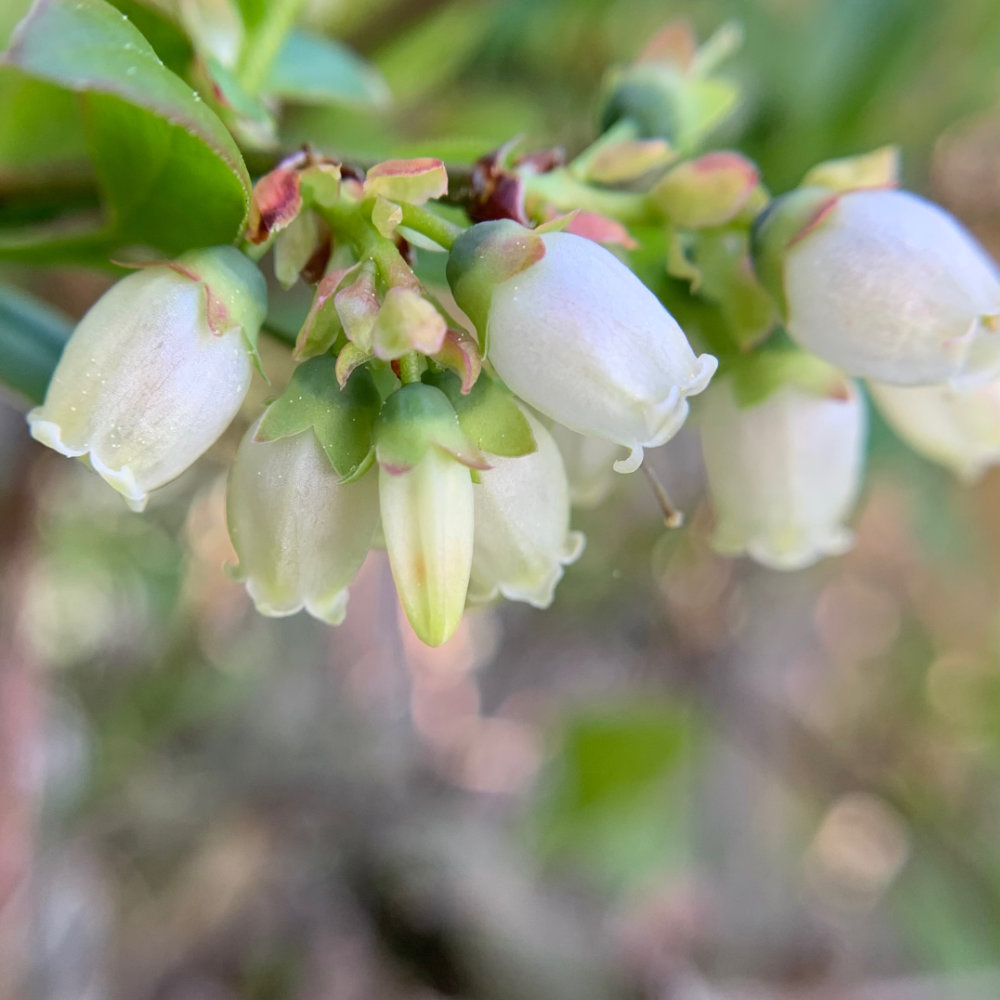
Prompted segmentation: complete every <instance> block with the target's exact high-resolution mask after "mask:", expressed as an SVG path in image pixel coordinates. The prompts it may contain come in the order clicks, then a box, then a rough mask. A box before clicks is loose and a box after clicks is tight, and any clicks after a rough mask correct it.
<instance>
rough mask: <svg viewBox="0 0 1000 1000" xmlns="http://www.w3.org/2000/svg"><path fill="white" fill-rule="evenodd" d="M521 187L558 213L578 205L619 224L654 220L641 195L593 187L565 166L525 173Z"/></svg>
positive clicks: (646, 200) (654, 215)
mask: <svg viewBox="0 0 1000 1000" xmlns="http://www.w3.org/2000/svg"><path fill="white" fill-rule="evenodd" d="M524 186H525V191H526V193H527V194H528V196H529V198H530V197H531V196H532V195H534V196H537V197H539V198H540V199H541V200H542V201H544V202H546V203H548V204H549V205H554V206H555V207H556V208H557V209H559V211H561V212H571V211H573V209H574V208H579V209H581V210H582V211H584V212H596V213H597V214H599V215H606V216H607V217H608V218H609V219H614V220H615V221H617V222H620V223H622V224H623V225H629V224H636V223H643V222H653V221H655V220H656V212H655V210H654V209H653V206H652V204H651V203H650V200H649V198H647V197H646V195H645V194H643V193H639V192H633V191H609V190H604V189H602V188H597V187H593V186H592V185H590V184H585V183H584V182H583V181H581V180H578V179H577V178H576V177H574V176H573V175H572V174H571V173H570V172H569V171H568V170H566V169H565V168H561V169H559V170H550V171H549V172H548V173H544V174H534V175H531V176H527V177H525V178H524Z"/></svg>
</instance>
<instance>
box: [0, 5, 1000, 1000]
mask: <svg viewBox="0 0 1000 1000" xmlns="http://www.w3.org/2000/svg"><path fill="white" fill-rule="evenodd" d="M26 6H27V5H26V4H25V3H21V0H5V5H4V10H3V12H2V14H0V30H2V32H3V34H4V39H5V38H6V33H7V32H8V31H9V28H10V27H11V25H12V24H13V23H14V21H16V20H17V17H18V16H19V15H20V13H21V12H23V9H24V8H25V7H26ZM119 6H121V8H122V9H123V10H126V9H128V12H129V13H130V14H133V13H135V10H134V8H136V5H135V4H125V3H122V4H119ZM681 15H688V16H690V17H691V18H692V19H693V20H694V22H695V23H696V25H697V26H698V29H699V34H700V35H701V36H702V37H706V36H707V35H708V34H710V33H711V32H712V31H713V30H715V29H716V28H717V27H718V26H719V25H721V24H722V23H723V22H725V21H727V20H730V19H735V20H737V21H739V22H740V23H741V24H742V25H743V27H744V30H745V43H744V46H743V48H742V50H741V51H740V53H739V54H738V55H737V56H736V57H734V58H733V59H732V61H731V63H729V64H728V74H729V75H730V76H731V77H732V78H733V79H734V80H736V81H737V82H738V83H739V85H740V87H741V88H742V92H743V94H744V101H743V103H742V105H741V107H740V109H739V111H738V112H737V114H736V115H735V116H734V117H733V118H731V119H730V120H729V121H728V122H727V124H726V125H725V126H724V127H723V129H722V130H720V132H718V133H717V134H716V135H715V136H714V137H713V142H712V143H711V145H713V146H716V147H725V146H737V147H738V148H740V149H742V150H743V151H744V152H745V153H747V154H748V155H750V156H751V157H753V158H755V159H756V160H757V161H758V162H759V164H760V165H761V167H762V169H763V173H764V177H765V178H766V180H767V182H768V184H769V185H770V186H771V188H772V190H775V191H781V190H783V189H784V188H787V187H790V186H792V185H794V184H795V183H796V182H797V181H798V179H799V178H800V177H801V175H802V174H803V173H804V172H805V171H806V170H807V169H808V168H809V167H810V166H811V165H812V164H814V163H815V162H817V161H818V160H821V159H826V158H830V157H834V156H841V155H847V154H851V153H858V152H863V151H866V150H868V149H871V148H874V147H876V146H879V145H882V144H884V143H886V142H897V143H899V144H900V145H901V147H902V150H903V153H904V176H905V182H906V185H907V186H908V187H911V188H913V189H915V190H918V191H920V192H922V193H925V194H928V195H929V196H930V197H932V198H934V199H935V200H937V201H939V202H941V203H942V204H943V205H945V206H946V207H947V208H948V209H950V210H951V211H952V212H953V213H955V214H956V215H957V216H959V217H960V218H961V219H962V220H963V221H964V222H965V223H966V224H967V225H968V226H969V227H970V228H971V229H972V230H973V231H974V232H975V233H976V234H977V235H978V237H979V238H980V239H981V240H982V241H983V243H984V244H985V245H986V246H987V247H988V248H989V249H990V250H991V252H993V253H994V254H996V251H997V245H998V239H1000V219H998V193H1000V144H998V138H1000V136H998V132H1000V128H998V115H997V105H996V93H997V84H998V65H997V53H996V38H997V28H998V23H997V22H998V12H997V9H996V5H995V3H994V2H993V0H960V2H953V3H930V2H927V0H756V2H753V3H750V2H737V0H698V2H697V3H696V2H694V0H685V2H681V0H676V2H669V3H664V2H660V0H656V2H652V0H649V2H647V0H614V2H612V0H506V2H499V0H494V2H490V0H480V2H475V0H451V2H442V0H366V2H365V3H357V2H354V3H352V2H346V0H325V2H324V0H317V2H313V3H311V4H310V5H309V7H308V17H309V20H310V21H311V23H312V24H313V25H314V26H316V27H319V28H322V29H323V30H325V31H327V32H329V33H330V35H331V36H333V37H336V38H339V39H340V40H342V41H343V42H345V43H346V44H347V45H349V46H350V47H352V48H353V49H354V50H355V51H356V52H358V53H359V54H361V55H362V56H364V57H365V58H367V59H369V60H371V62H372V63H373V64H374V65H375V66H376V67H377V68H378V69H379V70H380V71H381V73H382V74H383V76H384V77H385V80H386V81H387V83H388V85H389V87H390V89H391V90H392V93H393V96H394V103H393V105H392V107H391V108H390V109H389V110H388V111H387V112H386V113H385V114H384V115H379V116H376V115H373V114H371V113H370V112H369V113H361V112H357V111H354V112H351V111H344V110H336V109H330V108H325V109H317V108H308V109H307V108H305V107H293V108H290V109H289V112H288V117H287V119H286V122H285V128H286V134H287V136H288V137H289V138H290V141H292V139H293V138H294V137H298V138H301V137H304V136H309V137H310V138H311V139H312V141H313V142H315V143H316V144H317V145H318V146H319V147H320V148H323V149H325V150H326V151H328V152H331V153H334V154H336V153H350V154H351V155H358V156H366V155H371V156H379V155H389V154H396V155H405V154H407V153H408V152H410V151H414V152H416V151H419V150H418V149H417V147H418V146H419V147H421V148H427V149H432V150H433V151H434V152H436V153H438V154H439V155H445V156H446V157H447V158H450V159H455V160H458V161H463V160H464V161H466V162H467V161H468V160H469V159H470V158H473V157H475V156H478V155H480V154H481V153H483V152H485V151H486V150H488V149H490V148H492V147H494V146H496V145H498V144H499V143H501V142H503V141H505V140H506V139H508V138H510V137H511V136H512V135H515V134H524V135H526V136H527V138H528V143H529V145H530V144H532V143H534V144H542V145H546V146H548V145H552V144H554V143H558V144H562V145H564V146H565V147H566V148H567V149H568V150H569V151H570V152H575V151H577V150H579V149H580V148H582V146H584V145H585V144H586V143H587V142H588V141H589V140H590V139H591V138H593V136H594V134H595V103H596V96H597V93H598V90H599V87H600V81H601V78H602V75H603V73H604V72H605V70H606V69H607V68H608V67H609V66H612V65H615V64H620V63H623V62H627V61H629V60H630V59H631V58H632V57H633V56H634V55H635V53H636V52H637V51H638V50H639V49H640V48H641V47H642V46H643V44H644V43H645V42H646V41H647V40H648V39H649V37H650V36H651V35H652V34H653V33H654V32H655V31H656V29H657V28H659V27H660V26H661V25H662V24H663V23H664V21H666V20H667V19H668V18H671V17H676V16H681ZM141 17H142V11H141V10H139V13H138V14H136V20H137V22H140V18H141ZM140 26H141V22H140ZM0 41H3V39H0ZM2 118H3V111H2V110H0V157H2V154H3V153H5V152H6V151H8V149H9V143H8V144H7V146H5V145H4V136H5V135H9V133H10V131H11V130H12V129H13V127H14V123H12V122H10V121H8V122H7V123H6V126H5V125H4V123H3V122H2ZM22 127H23V123H22ZM5 128H6V132H5ZM7 166H9V164H5V163H4V162H3V160H2V158H0V192H2V184H3V179H4V176H5V174H4V169H5V167H7ZM0 279H2V280H3V281H4V282H6V283H8V284H15V285H19V286H21V287H23V288H25V289H28V290H30V291H31V292H33V293H34V294H36V295H39V296H41V297H43V298H45V299H47V300H49V301H50V302H52V303H53V304H54V305H55V306H56V307H57V308H58V309H59V310H60V311H61V312H62V313H63V314H65V315H67V316H69V317H78V316H79V315H81V314H82V312H83V311H84V310H85V309H86V308H87V306H88V305H89V304H90V303H91V302H92V301H93V300H94V299H95V298H96V296H97V295H98V294H99V293H100V291H101V290H102V289H103V288H104V287H105V286H106V284H107V282H108V280H109V277H108V276H107V275H106V274H101V273H99V272H93V271H86V270H74V269H67V268H62V269H54V268H48V269H38V268H35V269H28V268H25V267H17V266H15V265H4V266H3V268H2V269H0ZM273 354H274V356H275V359H274V362H273V363H274V364H276V365H277V366H278V367H279V368H280V364H281V361H280V357H281V356H282V354H284V355H285V356H287V351H286V349H284V348H282V347H280V346H274V347H273ZM259 391H260V393H261V396H263V389H260V390H259ZM23 412H24V403H23V401H21V400H18V399H17V398H15V397H14V396H13V395H8V396H4V397H2V398H0V491H2V495H0V546H2V556H0V571H2V574H3V576H2V583H0V997H3V998H12V1000H17V998H31V1000H34V998H38V1000H63V998H66V1000H71V998H72V1000H109V998H119V997H121V998H129V1000H147V998H148V1000H154V998H155V1000H237V998H238V1000H285V998H288V1000H299V998H301V1000H307V998H308V1000H404V998H405V1000H437V998H455V1000H536V998H537V1000H604V998H608V1000H611V998H637V1000H639V998H655V1000H771V998H794V1000H811V998H830V1000H834V998H835V1000H951V998H954V1000H979V998H984V1000H985V998H988V997H995V996H997V995H998V992H1000V973H998V969H997V951H996V947H997V935H998V931H1000V914H998V909H1000V905H998V885H1000V865H998V858H997V850H996V847H997V834H998V822H997V821H998V808H997V806H998V802H997V787H998V785H997V776H998V775H997V764H998V742H1000V725H998V719H1000V714H998V708H1000V699H998V695H1000V690H998V687H1000V685H998V679H997V669H996V668H997V655H998V648H997V616H996V606H997V597H998V593H997V591H998V522H997V509H998V500H1000V497H998V492H1000V490H998V485H1000V479H998V476H997V474H996V470H993V471H992V472H991V474H989V475H988V476H987V477H986V478H985V479H984V480H982V481H981V482H979V483H978V484H976V485H974V486H972V487H963V486H960V485H958V484H957V483H956V482H955V481H954V480H953V479H952V478H951V476H950V475H949V474H948V473H947V472H945V471H944V470H942V469H940V468H938V467H937V466H934V465H931V464H929V463H927V462H925V461H924V460H922V459H920V458H918V457H916V456H915V455H913V454H912V453H910V452H908V451H907V450H906V449H905V448H904V447H903V446H902V445H901V444H899V443H898V441H897V440H896V439H895V438H894V437H893V436H892V435H891V433H890V432H889V431H888V430H887V429H886V428H885V426H884V425H883V424H882V423H881V422H880V421H879V418H878V417H877V415H875V414H874V413H873V414H872V435H871V450H870V457H869V474H868V478H867V484H866V488H865V492H864V494H863V497H862V500H861V503H860V505H859V510H858V512H857V515H856V519H855V526H856V529H857V535H858V538H857V544H856V546H855V548H854V550H853V551H852V552H851V553H850V554H848V555H846V556H844V557H842V558H839V559H835V560H829V561H827V562H825V563H823V564H821V565H819V566H817V567H816V568H814V569H811V570H808V571H803V572H798V573H793V574H786V575H782V574H779V573H775V572H771V571H768V570H764V569H761V568H759V567H756V566H755V565H753V564H751V563H749V562H746V561H727V560H724V559H721V558H719V557H717V556H715V555H714V554H713V553H712V552H711V550H710V549H709V547H708V545H707V542H706V539H707V536H708V533H709V529H710V514H709V512H708V511H707V509H706V506H705V502H704V497H703V492H704V491H703V471H702V469H701V467H700V458H699V454H698V447H697V441H696V439H695V437H694V436H693V432H689V431H685V433H683V434H682V435H681V436H680V437H679V438H678V439H676V440H675V441H673V442H671V443H670V444H669V445H668V446H667V447H666V448H664V449H661V450H660V451H659V452H657V453H654V454H653V456H652V462H653V464H654V467H655V468H656V469H657V471H658V472H659V474H660V475H661V476H662V478H663V479H664V481H665V482H666V483H667V485H668V486H669V488H670V490H671V492H672V494H673V495H674V497H675V499H676V500H677V502H678V503H679V504H680V505H681V506H682V507H683V508H684V509H685V510H686V511H687V514H688V524H687V526H686V527H685V528H684V529H682V530H680V531H676V532H673V533H670V534H665V533H664V532H663V530H662V528H661V527H660V526H659V521H658V516H657V508H656V505H655V503H654V501H653V498H652V497H651V496H650V495H649V492H648V489H647V488H646V484H645V482H644V481H642V480H641V478H640V477H638V476H633V477H622V480H621V482H619V483H618V485H617V488H616V490H615V492H614V494H613V495H612V496H611V497H610V499H609V500H608V501H607V502H606V503H605V504H604V505H603V506H601V507H599V508H597V509H594V510H590V511H585V512H581V513H580V514H579V516H578V517H577V518H576V526H577V527H579V528H581V529H582V530H584V531H585V532H586V534H587V537H588V545H587V549H586V551H585V553H584V555H583V557H582V558H581V560H580V561H579V562H578V563H577V564H576V565H575V566H573V567H572V568H571V569H570V570H569V572H568V573H567V575H566V577H565V578H564V580H563V582H562V584H561V585H560V588H559V591H558V594H557V599H556V602H555V605H554V607H553V608H552V609H551V610H550V611H548V612H544V613H543V612H537V611H534V610H532V609H530V608H527V607H521V606H514V605H504V606H503V607H497V608H488V609H484V610H480V611H477V612H474V613H472V614H470V615H469V616H468V618H467V620H466V622H465V624H464V625H463V627H462V629H461V631H460V633H459V634H458V636H457V637H456V638H455V639H454V640H453V641H452V642H451V643H449V644H448V645H447V646H446V647H443V648H441V649H439V650H428V649H426V648H424V647H423V646H421V644H420V643H419V642H417V641H416V640H415V639H414V638H413V637H412V635H411V634H410V633H409V631H408V628H407V626H406V624H405V620H404V619H403V618H402V616H401V614H400V612H399V609H398V607H397V604H396V599H395V594H394V591H393V588H392V583H391V579H390V577H389V572H388V566H387V563H386V560H385V558H384V555H383V554H382V553H375V554H373V555H372V556H371V557H370V558H369V561H368V563H367V564H366V566H365V568H364V570H363V571H362V575H361V577H360V578H359V580H358V582H357V583H356V585H355V586H354V587H352V591H351V607H350V613H349V616H348V620H347V622H346V624H345V625H343V626H342V627H340V628H338V629H336V630H333V629H329V628H327V627H326V626H324V625H322V624H320V623H318V622H315V621H313V620H312V619H311V618H309V617H307V616H305V615H300V616H297V617H294V618H291V619H284V620H269V619H264V618H261V617H259V616H257V615H256V614H255V613H254V611H253V609H252V606H251V604H250V602H249V600H248V599H247V597H246V596H245V594H244V592H243V589H242V588H241V587H240V586H238V585H237V584H235V583H232V582H230V581H229V580H228V578H227V577H226V576H225V575H224V573H223V571H222V567H223V566H224V565H225V564H226V563H227V562H232V561H233V556H232V553H231V551H230V548H229V543H228V540H227V536H226V532H225V523H224V477H225V469H226V465H227V462H228V459H229V456H230V455H231V453H232V449H233V447H234V446H235V443H236V441H238V439H239V436H240V433H241V431H242V428H240V427H234V428H233V429H232V430H231V431H230V433H229V434H228V435H227V437H226V438H225V439H224V440H223V441H222V442H221V443H220V445H219V446H218V447H217V448H216V449H215V450H214V451H213V452H212V453H210V455H209V456H207V457H206V459H204V460H202V461H201V462H200V463H199V464H198V465H197V466H196V468H195V469H194V470H192V471H191V472H189V473H188V474H186V475H185V476H184V477H183V478H182V479H181V480H179V481H178V482H177V483H175V484H173V485H172V486H170V487H168V488H167V489H165V490H164V491H162V492H163V495H162V496H160V497H159V498H158V499H156V500H154V502H153V503H152V504H151V505H150V509H149V510H148V512H147V513H146V515H145V516H142V517H138V516H136V515H134V514H131V513H130V512H128V510H127V509H126V508H125V506H124V504H122V503H121V501H120V500H119V499H118V497H117V496H115V495H114V494H113V493H112V492H111V491H110V490H108V489H107V488H106V487H105V486H104V485H103V484H102V483H100V482H99V481H98V480H97V478H96V477H94V476H93V475H91V474H89V473H88V472H87V471H86V470H85V469H83V468H82V467H81V466H80V465H78V464H76V463H70V462H67V461H65V460H63V459H60V458H59V457H58V456H56V455H54V454H51V453H48V452H46V451H45V449H43V448H42V447H41V446H39V445H36V444H35V443H34V442H32V441H30V439H29V437H28V434H27V430H26V428H25V425H24V421H23Z"/></svg>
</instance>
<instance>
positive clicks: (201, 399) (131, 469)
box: [28, 247, 266, 510]
mask: <svg viewBox="0 0 1000 1000" xmlns="http://www.w3.org/2000/svg"><path fill="white" fill-rule="evenodd" d="M265 312H266V292H265V286H264V280H263V278H262V277H261V275H260V272H259V271H258V270H257V268H256V267H255V266H254V265H253V264H252V263H251V262H250V261H249V260H248V259H247V258H246V257H244V256H243V255H242V254H241V253H240V252H239V251H238V250H236V249H235V248H233V247H214V248H212V249H210V250H196V251H193V252H191V253H189V254H185V255H184V256H182V257H180V258H179V259H178V260H176V261H174V262H173V263H170V264H162V265H154V266H151V267H148V268H146V269H144V270H141V271H136V272H135V273H134V274H130V275H129V276H128V277H126V278H123V279H122V280H121V281H119V282H118V283H117V284H116V285H114V286H113V287H112V288H111V289H110V290H109V291H107V292H106V293H105V294H104V295H102V296H101V298H100V299H98V301H97V302H96V303H95V304H94V305H93V306H92V307H91V309H90V311H89V312H88V313H87V315H86V316H84V318H83V319H82V320H81V321H80V325H79V326H78V327H77V328H76V330H75V332H74V333H73V336H72V337H71V338H70V340H69V343H68V344H67V345H66V349H65V350H64V351H63V355H62V358H61V359H60V361H59V364H58V366H57V367H56V370H55V374H54V375H53V376H52V381H51V383H50V384H49V388H48V392H47V393H46V395H45V402H44V403H43V404H42V405H41V406H39V407H36V408H35V409H34V410H32V411H31V412H30V413H29V414H28V424H29V425H30V427H31V433H32V436H33V437H35V438H36V439H37V440H39V441H41V442H42V443H43V444H46V445H48V446H49V447H50V448H54V449H55V450H56V451H58V452H60V453H61V454H63V455H67V456H70V457H73V458H76V457H83V456H87V457H88V459H89V462H90V465H91V466H92V467H93V469H94V471H95V472H97V473H98V474H99V475H100V476H102V477H103V478H104V479H105V480H106V481H107V482H108V483H109V484H110V485H111V486H113V487H114V488H115V489H116V490H118V492H119V493H121V494H122V496H123V497H124V498H125V500H126V502H127V503H128V504H129V506H130V507H131V508H132V509H133V510H142V509H143V508H144V507H145V505H146V501H147V499H148V496H149V493H150V491H151V490H155V489H156V488H157V487H159V486H163V485H164V484H165V483H168V482H170V480H172V479H174V478H175V477H177V476H179V475H180V474H181V473H182V472H183V471H184V470H185V469H187V468H188V466H190V465H191V464H192V463H193V462H194V461H195V460H196V459H197V458H198V457H199V456H200V455H201V454H202V453H203V452H205V451H206V450H207V449H208V448H209V447H210V446H211V445H212V444H213V443H214V442H215V440H216V439H217V438H218V437H219V435H220V434H222V432H223V431H224V430H225V429H226V427H227V426H228V425H229V423H230V421H231V420H232V419H233V417H234V416H235V415H236V411H237V410H238V409H239V407H240V404H241V403H242V402H243V398H244V396H245V395H246V392H247V389H248V388H249V385H250V377H251V372H252V369H253V360H252V358H253V354H254V352H255V351H256V339H257V333H258V331H259V329H260V326H261V323H262V322H263V320H264V314H265Z"/></svg>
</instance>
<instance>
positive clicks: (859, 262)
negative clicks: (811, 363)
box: [755, 188, 1000, 385]
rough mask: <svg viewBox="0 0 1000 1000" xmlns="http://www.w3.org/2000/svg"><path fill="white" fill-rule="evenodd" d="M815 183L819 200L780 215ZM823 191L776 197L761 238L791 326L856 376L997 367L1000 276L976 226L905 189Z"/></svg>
mask: <svg viewBox="0 0 1000 1000" xmlns="http://www.w3.org/2000/svg"><path fill="white" fill-rule="evenodd" d="M809 192H812V193H814V194H815V195H816V197H815V199H814V200H815V207H816V211H814V212H813V213H812V216H811V217H810V218H802V219H801V222H802V223H803V225H801V226H799V225H798V221H797V220H796V225H794V226H791V227H788V226H785V225H783V222H784V221H785V220H784V219H783V216H789V215H790V213H793V212H796V211H798V210H797V208H796V206H797V205H805V203H806V201H807V199H808V197H809ZM820 193H821V189H819V188H814V189H803V190H802V191H801V192H793V194H792V195H791V196H789V200H788V201H785V200H784V199H779V200H778V202H776V203H775V204H774V206H773V207H772V208H770V209H769V210H768V211H767V212H766V213H765V214H764V216H763V217H762V220H761V222H760V223H759V225H758V232H757V236H756V240H755V242H756V245H757V246H756V253H757V259H758V264H761V265H762V268H761V271H762V278H764V280H765V281H768V282H769V287H772V288H773V286H774V285H775V284H780V286H781V287H780V289H779V292H778V294H779V296H783V299H784V307H785V313H786V318H787V326H788V332H789V333H790V334H791V335H792V337H794V338H795V339H796V340H797V341H798V342H799V343H800V344H801V345H802V346H804V347H806V348H807V349H808V350H810V351H812V352H814V353H815V354H817V355H819V357H821V358H823V359H825V360H826V361H829V362H831V363H832V364H834V365H836V366H837V367H839V368H841V369H843V370H844V371H845V372H847V373H848V374H849V375H855V376H864V377H866V378H873V379H878V380H879V381H883V382H892V383H894V384H897V385H925V384H929V383H933V382H942V381H945V380H952V381H961V382H970V381H986V380H989V379H990V378H992V377H993V376H995V375H996V374H998V373H1000V275H998V272H997V269H996V267H995V265H994V264H993V262H992V261H991V260H989V258H988V257H987V256H986V254H984V253H983V251H982V250H981V249H980V248H979V247H978V246H977V244H976V242H975V240H974V239H973V238H972V237H971V236H970V235H969V233H967V232H966V231H965V229H963V228H962V227H961V226H960V225H959V223H958V222H956V221H955V219H953V218H952V217H951V216H950V215H948V214H947V213H946V212H945V211H943V210H942V209H940V208H938V207H937V206H936V205H933V204H931V203H930V202H927V201H924V200H923V199H922V198H918V197H917V196H916V195H913V194H910V193H908V192H905V191H894V190H889V189H877V190H861V191H849V192H847V193H845V194H840V195H836V194H829V196H828V197H827V198H826V199H825V200H824V199H823V198H821V197H820V196H819V195H820ZM796 230H797V231H796ZM772 244H773V245H772Z"/></svg>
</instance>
